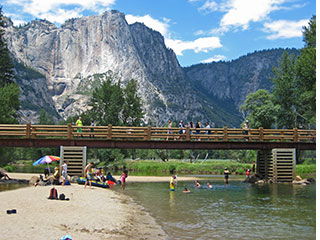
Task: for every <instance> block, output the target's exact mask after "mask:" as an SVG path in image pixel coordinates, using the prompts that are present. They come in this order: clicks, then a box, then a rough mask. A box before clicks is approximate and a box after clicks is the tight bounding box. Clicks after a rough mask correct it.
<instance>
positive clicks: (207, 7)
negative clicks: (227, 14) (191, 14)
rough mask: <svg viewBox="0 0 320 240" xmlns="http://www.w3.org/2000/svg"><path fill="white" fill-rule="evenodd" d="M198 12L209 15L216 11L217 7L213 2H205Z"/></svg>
mask: <svg viewBox="0 0 320 240" xmlns="http://www.w3.org/2000/svg"><path fill="white" fill-rule="evenodd" d="M198 10H199V11H205V12H207V13H209V12H213V11H216V10H218V5H217V3H216V2H215V1H212V0H207V1H206V2H205V3H204V4H203V5H202V7H200V8H198Z"/></svg>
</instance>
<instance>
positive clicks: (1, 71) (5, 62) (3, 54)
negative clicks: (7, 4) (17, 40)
mask: <svg viewBox="0 0 320 240" xmlns="http://www.w3.org/2000/svg"><path fill="white" fill-rule="evenodd" d="M4 27H5V21H4V16H3V14H2V7H1V8H0V87H4V86H6V85H8V84H10V83H13V78H14V71H13V63H12V59H11V58H10V55H9V50H8V48H7V44H6V42H5V39H4V29H3V28H4Z"/></svg>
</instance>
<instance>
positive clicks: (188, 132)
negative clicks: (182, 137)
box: [186, 127, 191, 141]
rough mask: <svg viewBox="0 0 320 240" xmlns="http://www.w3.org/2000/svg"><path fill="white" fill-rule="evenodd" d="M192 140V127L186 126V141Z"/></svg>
mask: <svg viewBox="0 0 320 240" xmlns="http://www.w3.org/2000/svg"><path fill="white" fill-rule="evenodd" d="M190 140H191V135H190V127H187V128H186V141H190Z"/></svg>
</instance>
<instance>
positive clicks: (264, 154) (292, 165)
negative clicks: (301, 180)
mask: <svg viewBox="0 0 320 240" xmlns="http://www.w3.org/2000/svg"><path fill="white" fill-rule="evenodd" d="M257 174H259V175H261V176H262V178H263V179H265V180H267V181H271V182H273V183H279V182H292V181H293V180H294V179H295V178H296V149H294V148H290V149H285V148H281V149H272V150H259V151H258V155H257Z"/></svg>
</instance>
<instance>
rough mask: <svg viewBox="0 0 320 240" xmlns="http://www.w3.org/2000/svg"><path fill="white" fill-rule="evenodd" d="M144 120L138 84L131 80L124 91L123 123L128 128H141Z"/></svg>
mask: <svg viewBox="0 0 320 240" xmlns="http://www.w3.org/2000/svg"><path fill="white" fill-rule="evenodd" d="M142 118H143V111H142V103H141V98H140V97H139V96H138V93H137V82H136V81H135V80H133V79H131V80H130V81H129V83H128V84H127V86H126V87H125V89H124V106H123V112H122V121H123V124H124V125H126V126H140V123H141V121H142Z"/></svg>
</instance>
